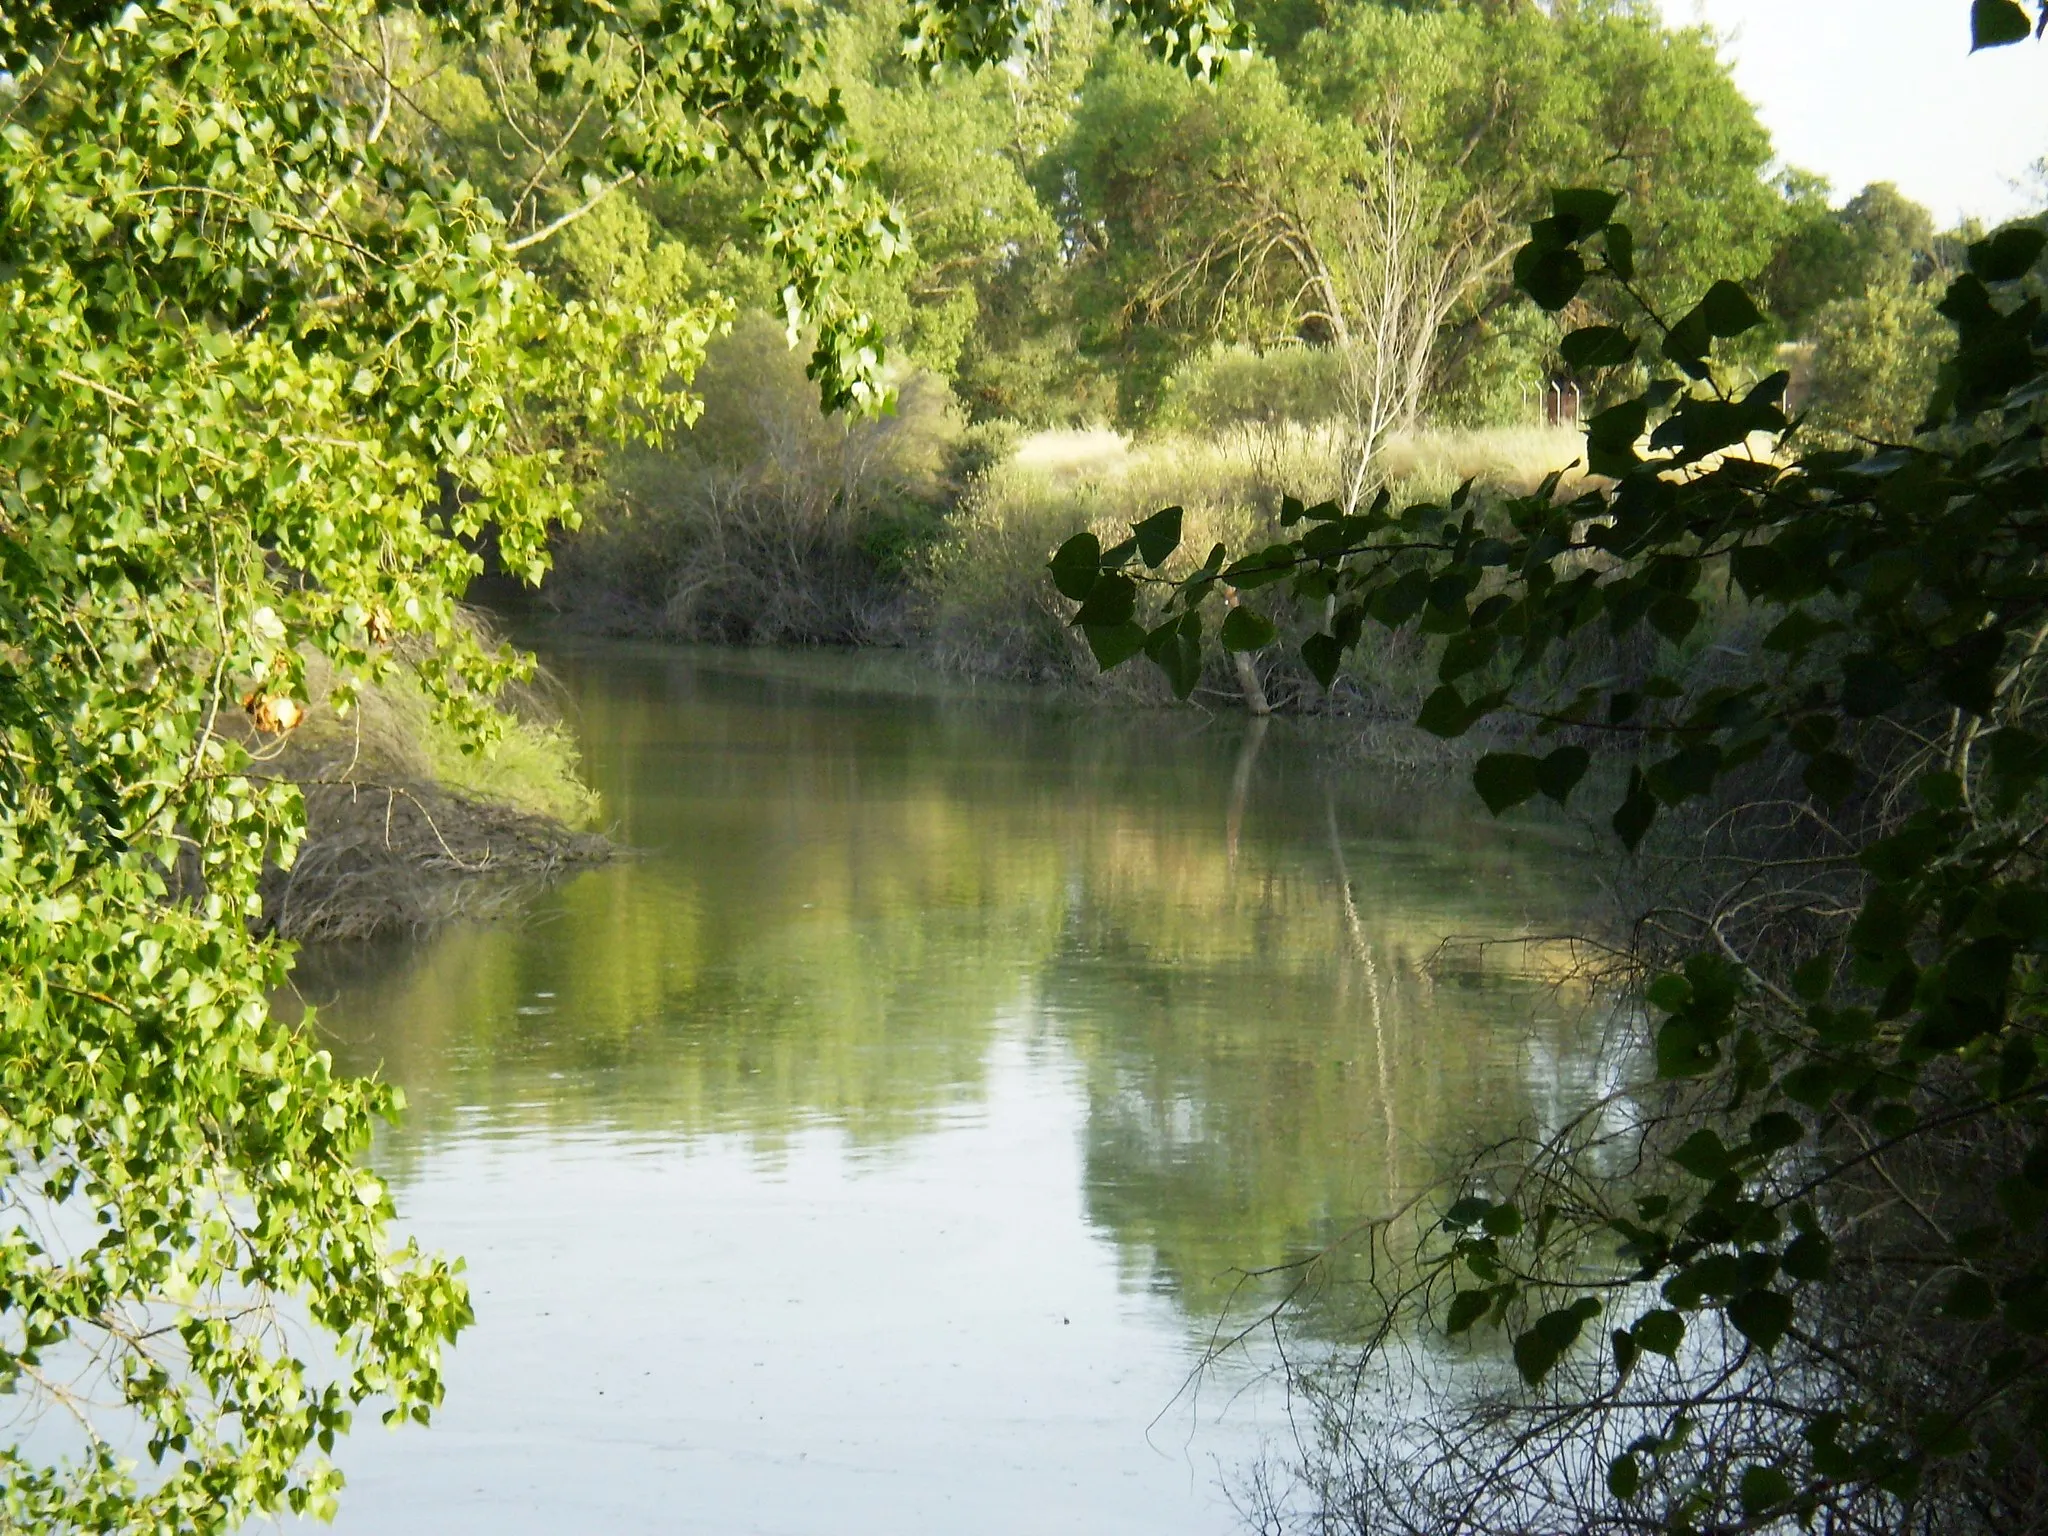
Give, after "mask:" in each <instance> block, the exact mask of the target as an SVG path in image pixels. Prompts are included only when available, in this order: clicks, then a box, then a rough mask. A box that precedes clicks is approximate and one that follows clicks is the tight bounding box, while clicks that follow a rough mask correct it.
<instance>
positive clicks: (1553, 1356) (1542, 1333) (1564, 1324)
mask: <svg viewBox="0 0 2048 1536" xmlns="http://www.w3.org/2000/svg"><path fill="white" fill-rule="evenodd" d="M1599 1312H1600V1303H1599V1302H1597V1301H1595V1300H1593V1298H1591V1297H1590V1296H1588V1297H1583V1298H1581V1299H1580V1300H1578V1301H1576V1302H1574V1303H1572V1305H1570V1306H1569V1307H1559V1308H1558V1309H1557V1310H1556V1311H1554V1312H1546V1313H1544V1314H1543V1316H1541V1317H1539V1318H1538V1319H1536V1322H1535V1324H1534V1326H1532V1327H1531V1328H1530V1329H1529V1331H1528V1332H1527V1333H1524V1334H1521V1335H1520V1336H1518V1337H1517V1338H1516V1340H1515V1369H1517V1370H1518V1371H1520V1372H1521V1373H1522V1379H1523V1380H1524V1381H1526V1382H1527V1383H1528V1384H1529V1385H1530V1386H1532V1387H1533V1386H1538V1385H1540V1384H1541V1383H1542V1381H1543V1378H1544V1377H1545V1376H1548V1375H1549V1374H1550V1371H1551V1368H1552V1367H1553V1366H1555V1365H1556V1364H1557V1362H1558V1361H1559V1360H1560V1359H1562V1358H1563V1357H1564V1352H1565V1351H1566V1350H1568V1349H1570V1348H1571V1347H1572V1345H1573V1343H1574V1342H1575V1341H1576V1340H1577V1339H1578V1337H1579V1331H1580V1330H1581V1329H1582V1328H1583V1327H1585V1325H1586V1321H1587V1319H1588V1318H1592V1317H1597V1316H1598V1315H1599Z"/></svg>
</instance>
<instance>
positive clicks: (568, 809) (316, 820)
mask: <svg viewBox="0 0 2048 1536" xmlns="http://www.w3.org/2000/svg"><path fill="white" fill-rule="evenodd" d="M307 681H308V684H309V691H310V693H311V707H310V708H309V709H308V710H307V713H306V719H305V721H304V723H303V724H301V725H300V726H299V727H298V728H297V729H296V730H295V731H293V732H292V733H291V735H290V736H289V737H288V738H286V739H285V740H284V741H283V743H282V744H280V745H279V746H277V747H275V748H273V749H272V754H271V756H270V762H269V765H268V766H269V769H270V771H272V772H275V773H281V774H282V775H284V776H285V777H287V778H290V779H291V780H293V781H294V782H295V783H297V784H298V785H299V786H300V788H301V792H302V793H303V794H304V796H305V801H306V819H307V828H308V830H307V838H306V841H305V843H304V845H303V846H302V847H301V849H300V851H299V856H298V858H297V859H296V860H295V861H294V863H293V864H292V866H291V868H290V869H272V870H271V871H269V873H268V874H267V876H266V878H265V881H264V887H263V908H264V913H263V924H264V926H265V927H266V928H268V929H269V930H271V931H273V932H276V933H278V934H280V935H282V936H284V937H287V938H293V939H363V938H369V937H372V936H374V935H377V934H382V933H388V932H397V931H418V930H420V929H424V928H427V927H431V926H433V925H435V924H437V923H441V922H445V921H447V920H449V919H451V918H456V917H479V916H488V915H490V914H491V913H493V912H496V911H498V910H499V909H501V908H502V907H503V906H504V905H505V904H506V903H507V902H509V901H511V900H512V899H514V898H516V897H517V896H518V895H520V894H521V893H523V892H525V891H527V890H530V889H531V888H532V887H533V886H535V885H536V884H539V883H543V882H545V881H547V880H549V879H551V878H553V877H554V876H556V875H558V874H560V873H562V872H563V871H565V870H567V869H571V868H574V867H577V866H579V865H583V864H588V863H591V862H594V861H597V860H600V859H603V858H605V857H607V856H609V854H610V853H611V851H612V850H611V845H610V843H609V842H608V841H607V840H606V839H605V838H604V837H603V836H602V835H601V834H600V833H598V832H597V831H596V830H595V825H596V822H597V819H598V815H599V806H598V801H597V797H596V795H595V793H594V792H593V791H592V790H591V789H590V788H589V787H588V786H587V785H586V784H585V783H584V782H583V779H582V777H581V775H580V771H579V764H578V760H577V753H576V746H575V741H574V738H573V737H572V736H571V735H570V733H569V731H568V729H567V727H566V726H565V725H564V723H563V721H562V719H561V715H560V711H559V708H558V707H557V701H556V700H555V699H554V698H553V697H552V695H551V693H550V691H549V689H548V688H547V686H546V684H545V682H543V683H542V684H540V685H539V686H529V687H526V688H524V689H520V690H518V691H516V692H511V693H508V694H507V695H506V696H505V697H503V698H501V699H499V700H498V701H497V703H498V706H499V710H500V714H501V716H502V730H501V731H500V732H499V734H498V736H497V739H496V740H495V741H493V742H492V743H491V744H490V745H488V746H487V747H486V748H484V749H483V750H482V751H479V752H465V751H464V750H463V749H462V745H461V743H460V741H459V740H458V738H457V737H456V735H455V734H454V732H453V731H451V730H450V729H449V728H448V727H447V726H446V725H445V724H444V723H442V722H441V721H440V720H439V719H438V718H437V717H436V716H435V713H434V711H433V709H432V707H431V705H430V704H429V702H428V699H427V697H426V695H425V693H424V692H423V691H422V690H421V688H420V687H419V685H418V683H417V682H416V681H415V678H414V675H413V674H412V673H411V672H410V671H409V670H407V669H406V668H405V667H403V666H401V667H399V668H398V669H396V670H395V671H394V672H393V673H392V674H391V675H390V676H389V677H388V678H386V679H385V680H384V681H382V682H380V683H378V684H375V685H371V686H368V687H365V688H364V689H363V690H362V691H361V693H360V694H359V696H358V698H357V701H356V703H355V706H354V707H353V708H351V709H350V710H349V711H348V712H347V713H345V714H344V713H341V712H340V711H338V710H337V709H336V708H335V707H334V703H333V699H332V685H333V679H332V675H331V673H330V671H329V669H328V668H327V667H326V665H325V663H324V662H322V661H321V660H320V659H319V658H318V657H311V658H309V659H308V664H307Z"/></svg>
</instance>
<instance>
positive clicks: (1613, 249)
mask: <svg viewBox="0 0 2048 1536" xmlns="http://www.w3.org/2000/svg"><path fill="white" fill-rule="evenodd" d="M1605 238H1606V243H1607V264H1608V265H1609V266H1610V267H1612V268H1614V275H1615V276H1616V277H1618V278H1620V279H1621V280H1622V281H1623V282H1624V283H1626V282H1628V281H1630V280H1631V279H1633V278H1634V277H1635V275H1636V236H1635V231H1634V230H1632V229H1630V228H1629V227H1628V226H1627V225H1626V224H1610V225H1608V226H1607V229H1606V231H1605Z"/></svg>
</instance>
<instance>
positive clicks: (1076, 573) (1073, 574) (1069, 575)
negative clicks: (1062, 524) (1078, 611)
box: [1051, 533, 1102, 603]
mask: <svg viewBox="0 0 2048 1536" xmlns="http://www.w3.org/2000/svg"><path fill="white" fill-rule="evenodd" d="M1051 570H1052V584H1053V585H1054V586H1055V587H1057V588H1058V589H1059V593H1060V596H1062V597H1067V598H1072V599H1073V600H1074V601H1075V602H1077V603H1078V602H1081V601H1083V600H1084V599H1086V598H1087V596H1088V594H1089V592H1090V591H1092V590H1093V589H1094V587H1095V578H1096V577H1098V576H1099V575H1101V574H1102V542H1101V541H1100V540H1099V539H1097V538H1096V537H1095V535H1094V534H1092V533H1077V534H1075V535H1074V536H1073V537H1072V538H1071V539H1069V540H1067V542H1066V543H1064V544H1062V545H1061V546H1060V547H1059V549H1058V550H1057V551H1056V552H1055V553H1054V554H1053V557H1052V562H1051Z"/></svg>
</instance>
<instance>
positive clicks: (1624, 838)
mask: <svg viewBox="0 0 2048 1536" xmlns="http://www.w3.org/2000/svg"><path fill="white" fill-rule="evenodd" d="M1656 819H1657V797H1656V796H1655V795H1653V794H1651V793H1650V787H1649V782H1648V780H1646V779H1645V778H1644V777H1643V771H1642V769H1640V768H1636V769H1632V770H1631V771H1630V773H1629V780H1628V793H1627V795H1625V796H1624V797H1623V798H1622V802H1621V805H1620V806H1619V808H1617V809H1616V811H1615V813H1614V834H1615V836H1617V837H1619V838H1620V839H1621V842H1622V846H1623V847H1624V848H1627V849H1628V850H1629V851H1630V852H1631V853H1633V852H1634V851H1635V849H1636V848H1637V846H1638V845H1639V844H1640V843H1641V842H1642V840H1643V839H1644V838H1645V837H1646V836H1648V835H1649V831H1650V824H1651V823H1652V822H1654V821H1655V820H1656Z"/></svg>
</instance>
